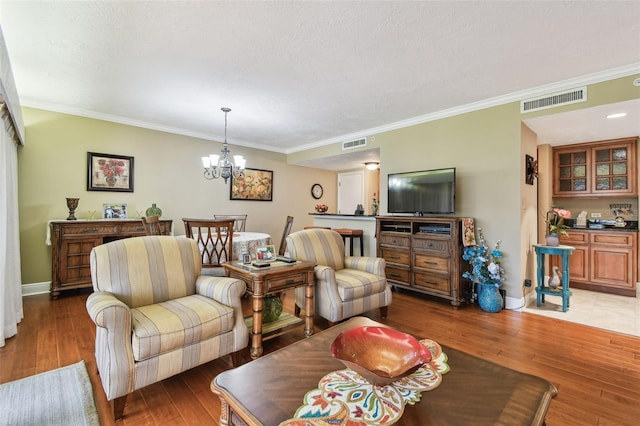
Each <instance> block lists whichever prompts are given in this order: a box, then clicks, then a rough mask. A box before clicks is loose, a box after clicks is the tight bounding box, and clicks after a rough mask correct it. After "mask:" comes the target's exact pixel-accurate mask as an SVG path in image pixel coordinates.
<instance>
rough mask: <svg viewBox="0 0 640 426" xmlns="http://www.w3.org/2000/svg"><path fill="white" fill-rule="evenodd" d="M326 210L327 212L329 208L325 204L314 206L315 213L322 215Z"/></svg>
mask: <svg viewBox="0 0 640 426" xmlns="http://www.w3.org/2000/svg"><path fill="white" fill-rule="evenodd" d="M327 210H329V206H327V205H326V204H319V205H317V206H316V211H317V212H318V213H324V212H326V211H327Z"/></svg>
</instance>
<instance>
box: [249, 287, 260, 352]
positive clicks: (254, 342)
mask: <svg viewBox="0 0 640 426" xmlns="http://www.w3.org/2000/svg"><path fill="white" fill-rule="evenodd" d="M262 298H263V296H262V294H254V295H253V303H252V305H253V313H252V316H253V327H252V330H251V358H252V359H256V358H260V355H262Z"/></svg>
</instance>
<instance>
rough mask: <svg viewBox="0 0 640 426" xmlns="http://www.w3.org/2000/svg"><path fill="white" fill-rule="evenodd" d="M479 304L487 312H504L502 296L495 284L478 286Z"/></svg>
mask: <svg viewBox="0 0 640 426" xmlns="http://www.w3.org/2000/svg"><path fill="white" fill-rule="evenodd" d="M478 287H479V289H478V304H479V305H480V308H482V310H483V311H485V312H500V310H502V295H501V294H500V291H499V290H498V287H496V286H495V285H494V284H485V283H480V284H478Z"/></svg>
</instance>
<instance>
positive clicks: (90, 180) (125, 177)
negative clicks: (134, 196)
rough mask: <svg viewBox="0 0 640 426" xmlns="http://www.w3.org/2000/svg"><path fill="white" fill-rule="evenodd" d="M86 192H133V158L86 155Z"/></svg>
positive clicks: (96, 154)
mask: <svg viewBox="0 0 640 426" xmlns="http://www.w3.org/2000/svg"><path fill="white" fill-rule="evenodd" d="M87 169H88V170H87V191H113V192H133V157H127V156H124V155H113V154H99V153H97V152H88V153H87Z"/></svg>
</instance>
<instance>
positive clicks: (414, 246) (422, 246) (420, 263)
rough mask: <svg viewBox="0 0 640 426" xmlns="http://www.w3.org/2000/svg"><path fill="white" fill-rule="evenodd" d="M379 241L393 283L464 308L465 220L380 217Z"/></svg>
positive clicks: (380, 254) (378, 221)
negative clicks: (462, 301) (463, 258)
mask: <svg viewBox="0 0 640 426" xmlns="http://www.w3.org/2000/svg"><path fill="white" fill-rule="evenodd" d="M376 240H377V253H378V257H382V258H384V259H385V261H386V264H387V267H386V270H385V271H386V276H387V280H388V281H389V284H391V285H392V286H398V287H401V288H406V289H409V290H413V291H418V292H421V293H425V294H430V295H433V296H438V297H441V298H445V299H448V300H451V304H452V305H453V306H455V307H458V306H460V302H461V300H462V298H463V295H462V282H463V279H462V276H461V275H462V271H461V269H460V262H461V259H462V236H461V219H459V218H454V217H417V216H416V217H413V216H412V217H395V216H387V217H385V216H382V217H378V218H376Z"/></svg>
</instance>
